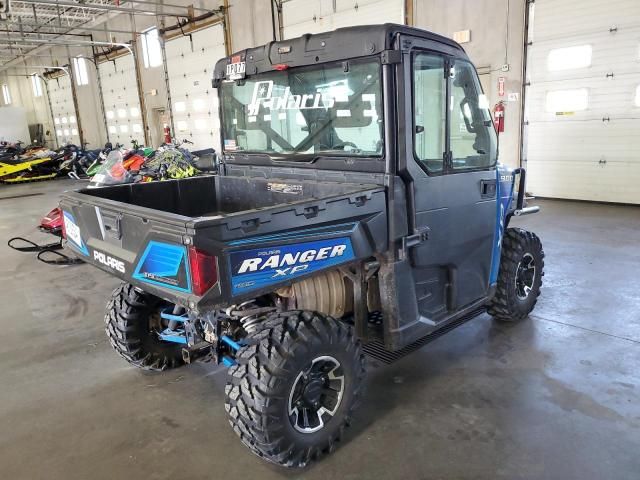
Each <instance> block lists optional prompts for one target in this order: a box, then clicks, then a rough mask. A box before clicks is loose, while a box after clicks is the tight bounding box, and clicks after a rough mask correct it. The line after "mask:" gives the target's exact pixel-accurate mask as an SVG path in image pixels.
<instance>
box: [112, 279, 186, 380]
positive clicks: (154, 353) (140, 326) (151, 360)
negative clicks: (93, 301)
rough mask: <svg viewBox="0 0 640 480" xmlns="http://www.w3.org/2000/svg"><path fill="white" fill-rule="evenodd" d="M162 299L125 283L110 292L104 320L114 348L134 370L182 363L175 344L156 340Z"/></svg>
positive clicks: (160, 326)
mask: <svg viewBox="0 0 640 480" xmlns="http://www.w3.org/2000/svg"><path fill="white" fill-rule="evenodd" d="M161 307H162V300H161V299H159V298H158V297H156V296H154V295H151V294H149V293H145V292H142V291H140V290H136V289H135V288H134V287H133V286H132V285H130V284H128V283H123V284H121V285H120V286H119V287H118V288H116V289H115V290H114V291H113V294H112V296H111V300H109V303H108V305H107V313H106V315H105V317H104V322H105V331H106V332H107V337H109V341H110V342H111V346H112V347H113V349H114V350H115V351H116V352H117V353H118V354H119V355H120V356H121V357H122V358H124V359H125V360H126V361H127V362H129V363H130V364H131V365H133V366H134V367H138V368H141V369H143V370H155V371H162V370H167V369H170V368H175V367H179V366H181V365H182V364H183V363H184V360H183V359H182V348H181V346H180V345H178V344H174V343H169V342H164V341H162V340H160V338H158V333H159V331H160V330H162V329H163V324H162V319H161V318H160V309H161Z"/></svg>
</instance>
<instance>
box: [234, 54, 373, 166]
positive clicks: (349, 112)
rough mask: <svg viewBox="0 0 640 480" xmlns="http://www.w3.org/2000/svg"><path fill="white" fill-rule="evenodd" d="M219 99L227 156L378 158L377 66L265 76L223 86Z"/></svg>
mask: <svg viewBox="0 0 640 480" xmlns="http://www.w3.org/2000/svg"><path fill="white" fill-rule="evenodd" d="M221 95H222V105H223V122H222V123H223V125H222V130H223V139H224V150H225V152H227V153H229V152H234V151H243V152H255V153H267V154H272V155H273V154H275V155H278V156H286V157H289V156H300V155H305V154H306V155H313V156H314V157H315V156H324V155H327V156H330V155H337V156H362V157H379V156H381V154H382V144H383V142H382V138H383V137H382V132H383V130H382V93H381V89H380V64H379V63H378V62H377V61H368V62H360V63H356V62H348V63H347V62H344V63H339V64H329V65H318V66H314V67H312V68H311V69H301V68H297V69H292V70H283V71H273V72H268V73H264V74H260V75H256V76H254V77H250V78H247V79H245V80H241V81H238V82H228V83H224V84H223V85H222V88H221ZM306 155H305V156H306Z"/></svg>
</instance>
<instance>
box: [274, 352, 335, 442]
mask: <svg viewBox="0 0 640 480" xmlns="http://www.w3.org/2000/svg"><path fill="white" fill-rule="evenodd" d="M344 382H345V380H344V372H343V370H342V366H341V365H340V362H338V360H336V359H335V358H333V357H331V356H328V355H324V356H321V357H317V358H315V359H314V360H313V361H311V362H310V363H309V365H308V366H307V368H305V369H304V370H302V371H301V372H300V373H299V374H298V376H297V377H296V379H295V380H294V382H293V386H292V387H291V392H290V393H289V402H288V403H289V404H288V410H287V411H288V414H289V421H290V422H291V425H292V426H293V428H295V429H296V430H297V431H298V432H300V433H314V432H317V431H319V430H321V429H322V428H323V427H324V426H325V425H326V423H327V422H328V421H329V420H330V419H331V417H333V416H334V415H335V414H336V412H337V411H338V408H339V407H340V403H341V402H342V397H343V395H344V387H345V383H344Z"/></svg>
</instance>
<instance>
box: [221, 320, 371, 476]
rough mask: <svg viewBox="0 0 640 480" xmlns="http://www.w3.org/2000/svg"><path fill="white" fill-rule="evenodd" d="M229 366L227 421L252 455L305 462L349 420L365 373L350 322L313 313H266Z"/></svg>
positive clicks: (327, 447) (329, 444) (289, 463)
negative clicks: (234, 363)
mask: <svg viewBox="0 0 640 480" xmlns="http://www.w3.org/2000/svg"><path fill="white" fill-rule="evenodd" d="M244 341H245V343H246V346H244V347H243V348H241V349H240V350H239V351H238V353H237V355H236V361H237V362H238V363H237V365H234V366H232V367H231V368H230V369H229V373H228V377H227V387H226V389H225V393H226V402H225V407H226V410H227V413H228V416H229V423H230V424H231V426H232V427H233V430H234V431H235V432H236V434H238V436H239V437H240V440H241V441H242V443H244V444H245V445H246V446H247V447H248V448H249V449H250V450H251V451H252V452H253V453H255V454H256V455H258V456H259V457H261V458H263V459H265V460H268V461H270V462H272V463H276V464H278V465H282V466H285V467H303V466H305V465H306V464H308V463H309V462H310V461H312V460H315V459H317V458H319V457H320V456H321V455H323V454H325V453H329V452H331V451H332V450H333V449H334V447H335V445H336V442H338V441H339V440H340V438H341V436H342V433H343V430H344V428H345V427H346V426H348V425H349V423H350V421H351V415H352V413H353V411H354V410H355V408H356V405H357V403H358V400H359V397H360V395H361V391H362V388H363V387H362V382H363V378H364V374H365V368H364V356H363V354H362V351H361V348H360V342H359V341H358V340H357V339H356V338H355V336H354V332H353V329H352V328H351V326H349V325H347V324H345V323H342V322H339V321H338V320H335V319H334V318H332V317H329V316H326V315H323V314H321V313H316V312H304V311H291V312H284V313H278V314H274V315H272V316H271V317H269V318H267V319H266V320H265V321H264V323H263V325H262V328H261V329H260V330H259V331H258V332H256V333H254V334H252V335H249V336H248V337H247V338H245V339H244Z"/></svg>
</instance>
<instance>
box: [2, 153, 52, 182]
mask: <svg viewBox="0 0 640 480" xmlns="http://www.w3.org/2000/svg"><path fill="white" fill-rule="evenodd" d="M61 158H62V156H61V155H60V154H57V153H56V152H53V151H51V150H49V149H47V148H46V147H40V146H36V147H30V148H28V149H26V150H22V149H21V147H20V146H19V144H18V148H17V149H16V150H15V153H14V154H13V156H9V155H5V156H3V157H2V158H1V159H0V182H3V183H22V182H31V181H37V180H48V179H51V178H55V177H56V176H57V175H58V165H59V163H60V161H61Z"/></svg>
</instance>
